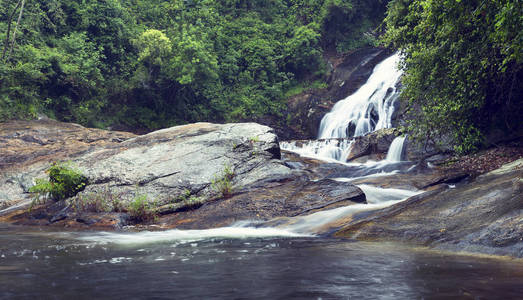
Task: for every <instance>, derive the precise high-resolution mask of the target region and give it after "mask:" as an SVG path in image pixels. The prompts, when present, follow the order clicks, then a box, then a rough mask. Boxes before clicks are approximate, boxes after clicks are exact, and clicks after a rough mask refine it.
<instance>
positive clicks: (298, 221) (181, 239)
mask: <svg viewBox="0 0 523 300" xmlns="http://www.w3.org/2000/svg"><path fill="white" fill-rule="evenodd" d="M359 187H360V188H361V189H362V190H363V192H364V193H365V195H366V197H367V202H368V204H354V205H349V206H344V207H340V208H335V209H331V210H325V211H320V212H317V213H313V214H310V215H307V216H300V217H293V218H286V219H284V220H283V221H280V222H277V221H278V220H274V221H269V222H267V223H266V224H265V225H264V224H260V223H255V222H249V221H245V222H238V223H236V224H234V225H233V226H230V227H221V228H213V229H203V230H178V229H173V230H166V231H142V232H137V233H116V232H97V233H93V234H88V235H81V236H78V237H77V239H78V240H81V241H85V242H91V243H96V244H108V243H110V244H116V245H127V246H140V245H144V244H154V243H174V244H186V243H195V242H198V241H202V240H212V239H248V238H272V237H288V238H296V237H312V236H314V234H315V233H318V232H322V227H325V226H328V224H329V223H333V222H336V221H337V220H339V219H341V218H344V217H347V216H350V215H353V214H356V213H359V212H364V211H371V210H376V209H381V208H385V207H388V206H391V205H393V204H396V203H398V202H401V201H403V200H405V199H407V198H409V197H411V196H414V195H417V194H419V193H420V191H407V190H400V189H384V188H377V187H373V186H370V185H359ZM275 221H276V224H275ZM263 226H265V227H263ZM271 226H273V227H271Z"/></svg>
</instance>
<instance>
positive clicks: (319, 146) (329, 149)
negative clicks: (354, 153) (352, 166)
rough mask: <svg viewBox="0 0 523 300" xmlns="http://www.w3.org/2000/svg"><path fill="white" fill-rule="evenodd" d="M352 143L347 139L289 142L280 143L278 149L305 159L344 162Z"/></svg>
mask: <svg viewBox="0 0 523 300" xmlns="http://www.w3.org/2000/svg"><path fill="white" fill-rule="evenodd" d="M353 142H354V141H353V140H348V139H325V140H310V141H291V142H281V143H280V148H281V149H282V150H287V151H292V152H295V153H298V154H299V155H301V156H305V157H311V158H317V159H322V160H336V161H341V162H345V161H346V159H347V156H348V155H349V152H350V149H351V146H352V143H353Z"/></svg>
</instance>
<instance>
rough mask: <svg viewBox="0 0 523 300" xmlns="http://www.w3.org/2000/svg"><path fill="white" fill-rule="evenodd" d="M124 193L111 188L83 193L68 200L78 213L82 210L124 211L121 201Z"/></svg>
mask: <svg viewBox="0 0 523 300" xmlns="http://www.w3.org/2000/svg"><path fill="white" fill-rule="evenodd" d="M121 194H122V193H114V192H113V191H111V189H110V188H108V187H105V189H104V190H101V191H96V192H90V193H87V194H86V193H82V194H80V195H77V196H76V197H74V198H71V199H70V200H69V201H68V204H69V205H70V206H71V207H72V208H73V209H74V211H75V212H76V213H81V212H111V211H113V212H122V211H124V210H125V207H124V205H123V204H122V202H121V200H120V199H121V196H122V195H121Z"/></svg>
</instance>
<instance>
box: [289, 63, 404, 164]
mask: <svg viewBox="0 0 523 300" xmlns="http://www.w3.org/2000/svg"><path fill="white" fill-rule="evenodd" d="M399 61H400V56H399V54H394V55H392V56H390V57H388V58H387V59H385V60H384V61H382V62H381V63H379V64H378V65H377V66H376V67H375V68H374V70H373V72H372V74H371V76H370V77H369V79H368V80H367V82H366V83H365V84H364V85H363V86H361V87H360V88H359V89H358V90H357V91H356V92H355V93H354V94H352V95H350V96H348V97H347V98H345V99H343V100H340V101H338V102H337V103H336V104H335V105H334V107H333V108H332V110H331V112H329V113H327V114H326V115H325V116H324V117H323V119H322V120H321V123H320V128H319V139H320V140H316V141H308V142H299V144H298V143H296V142H282V143H280V147H281V149H283V150H288V151H292V152H296V153H298V154H300V155H302V156H308V157H314V158H320V159H325V160H337V161H340V162H345V161H346V158H347V155H348V154H349V153H350V150H351V145H352V141H351V140H348V139H349V138H352V137H355V136H361V135H364V134H366V133H369V132H372V131H375V130H378V129H382V128H390V127H392V121H391V118H392V114H393V113H394V104H395V102H396V100H397V99H398V96H399V90H398V88H397V84H398V81H399V79H400V77H401V74H402V71H401V70H398V68H397V65H398V63H399Z"/></svg>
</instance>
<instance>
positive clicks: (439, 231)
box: [0, 120, 523, 257]
mask: <svg viewBox="0 0 523 300" xmlns="http://www.w3.org/2000/svg"><path fill="white" fill-rule="evenodd" d="M396 134H397V132H395V131H394V130H384V131H382V132H376V133H372V134H369V135H366V136H364V137H361V138H358V139H357V141H355V145H356V146H355V147H354V149H353V153H354V157H353V158H354V160H361V161H362V162H364V161H368V160H369V159H370V160H374V159H379V158H380V157H383V156H384V151H385V149H387V147H388V145H389V144H390V142H391V140H392V139H393V138H394V136H395V135H396ZM0 145H1V147H0V156H1V157H2V158H3V160H2V162H1V164H0V205H1V207H2V210H0V222H4V223H10V224H18V225H33V226H54V227H58V228H72V229H89V230H93V229H104V230H115V229H121V228H123V227H124V226H126V225H135V224H137V223H142V224H146V225H147V224H148V225H154V226H156V227H154V228H180V229H201V228H214V227H221V226H228V225H230V224H233V223H234V222H237V221H243V220H249V221H254V222H262V221H267V220H274V219H278V218H281V217H286V218H287V220H288V218H292V217H297V216H305V215H310V214H313V213H316V212H321V211H325V210H329V209H333V208H340V207H344V206H348V205H353V204H361V203H366V198H367V197H366V195H365V193H364V192H363V191H362V190H361V189H360V188H358V186H357V185H362V184H363V185H366V186H373V187H376V188H388V189H391V188H392V189H402V190H408V191H416V192H419V191H426V192H424V193H421V194H419V195H417V196H413V197H411V198H409V199H407V200H405V201H404V202H399V203H397V204H394V205H392V206H390V207H388V208H385V209H381V210H374V211H372V210H365V212H360V213H356V214H351V215H347V216H346V217H343V218H341V219H337V220H336V222H335V223H332V224H330V225H328V226H326V227H325V228H328V229H329V230H328V232H335V231H337V232H336V235H337V236H339V237H349V238H356V239H361V240H376V241H377V240H379V241H382V240H401V241H405V242H409V243H414V244H421V245H425V246H430V247H435V248H441V249H447V250H453V251H468V252H478V253H488V254H495V255H508V256H513V257H523V235H522V233H523V198H522V196H521V195H522V193H521V191H522V179H521V177H522V175H523V173H522V172H523V160H522V159H519V160H517V161H515V162H512V163H510V164H508V165H505V166H503V167H502V168H500V169H497V170H494V171H491V172H489V173H486V174H483V175H480V174H478V172H477V170H487V169H488V168H490V169H488V170H492V168H495V167H496V166H497V165H496V164H498V163H501V162H508V161H511V160H513V159H516V158H518V157H520V156H521V155H520V150H521V148H520V147H517V145H516V146H511V147H508V146H507V148H506V151H502V152H499V153H497V154H496V152H495V151H494V150H489V151H486V152H485V153H483V155H482V156H471V157H468V158H467V157H466V158H464V160H463V162H462V161H459V160H458V161H456V160H455V158H449V156H448V155H443V156H441V155H440V154H436V155H434V156H433V157H432V158H431V161H432V162H433V163H434V165H436V166H429V165H427V164H426V163H423V164H417V165H416V164H415V163H413V162H393V163H391V162H388V163H386V164H380V163H373V162H370V164H369V163H366V164H340V163H334V162H330V163H329V162H325V161H321V160H317V159H313V158H306V157H301V156H299V155H297V154H295V153H292V152H288V151H280V148H279V144H278V137H277V136H276V135H275V133H274V131H273V130H272V129H271V128H269V127H267V126H263V125H259V124H256V123H240V124H211V123H196V124H189V125H183V126H176V127H172V128H167V129H163V130H159V131H156V132H152V133H149V134H146V135H141V136H136V135H134V134H129V133H125V132H111V131H104V130H98V129H89V128H84V127H82V126H79V125H75V124H67V123H61V122H57V121H52V120H38V121H12V122H7V123H2V124H0ZM407 152H408V151H407ZM512 154H514V155H512ZM407 157H409V153H407ZM487 157H490V158H496V159H491V160H490V161H489V162H490V164H488V168H487V166H486V165H485V164H486V163H485V164H484V165H482V167H481V168H464V167H462V164H463V163H465V165H467V166H471V165H473V163H472V162H474V161H476V162H481V161H485V162H486V161H488V160H487V159H486V158H487ZM55 161H69V162H70V164H71V165H74V166H75V168H76V170H77V171H78V172H80V173H81V174H82V175H83V176H85V178H86V180H87V184H86V186H85V188H83V189H82V190H81V191H80V192H79V193H78V194H76V195H74V196H72V197H69V198H68V199H65V200H61V201H52V200H48V201H47V202H41V203H40V204H38V205H36V206H33V207H31V209H29V208H30V203H31V202H32V200H33V199H34V198H35V196H37V194H35V193H30V192H29V190H30V187H31V186H33V185H34V184H35V181H36V179H37V178H42V179H43V178H47V177H48V176H49V174H47V173H46V170H48V169H49V167H50V166H51V165H52V164H53V162H55ZM493 166H494V167H493ZM473 170H476V172H472V171H473ZM379 173H383V174H379ZM376 174H378V176H375V175H376ZM478 175H479V176H478ZM346 177H350V178H351V179H350V180H349V181H350V182H347V181H343V180H341V181H340V180H338V178H346ZM85 203H88V205H86V204H85ZM133 203H142V204H145V206H144V207H146V208H147V210H148V213H150V215H151V216H154V217H153V218H149V219H136V218H133V215H132V213H131V208H130V207H132V206H133ZM291 222H292V220H291ZM267 224H269V225H270V223H267ZM143 228H147V229H151V228H153V227H147V226H146V227H143ZM336 228H337V229H336Z"/></svg>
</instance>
